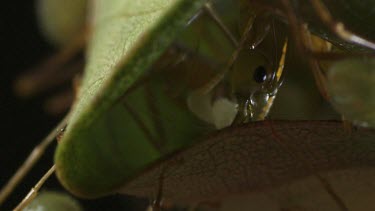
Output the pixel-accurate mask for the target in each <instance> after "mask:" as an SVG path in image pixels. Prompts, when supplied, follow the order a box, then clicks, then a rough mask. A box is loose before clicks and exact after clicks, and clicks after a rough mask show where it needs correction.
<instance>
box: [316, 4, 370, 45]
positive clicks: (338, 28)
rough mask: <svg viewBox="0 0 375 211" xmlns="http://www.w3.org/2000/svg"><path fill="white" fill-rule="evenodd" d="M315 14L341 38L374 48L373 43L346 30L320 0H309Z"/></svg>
mask: <svg viewBox="0 0 375 211" xmlns="http://www.w3.org/2000/svg"><path fill="white" fill-rule="evenodd" d="M310 2H311V4H312V6H313V8H314V10H315V12H316V14H317V15H318V16H319V18H320V19H321V21H322V22H323V23H324V24H325V25H326V26H328V27H329V28H330V29H331V30H332V32H333V33H335V34H336V35H337V36H339V37H340V38H341V39H343V40H345V41H347V42H351V43H354V44H358V45H361V46H363V47H367V48H370V49H372V50H375V43H374V42H371V41H369V40H367V39H365V38H363V37H360V36H358V35H356V34H355V33H353V32H351V31H349V30H347V29H346V28H345V26H344V24H343V23H342V22H338V21H335V20H334V19H333V17H332V15H331V14H330V12H329V11H328V9H327V8H326V7H325V5H324V4H323V2H322V1H321V0H310Z"/></svg>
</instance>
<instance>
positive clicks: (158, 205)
mask: <svg viewBox="0 0 375 211" xmlns="http://www.w3.org/2000/svg"><path fill="white" fill-rule="evenodd" d="M164 173H165V168H162V169H161V173H160V176H159V182H158V190H157V191H158V192H157V193H156V198H155V200H154V201H153V203H152V211H161V210H162V197H163V183H164Z"/></svg>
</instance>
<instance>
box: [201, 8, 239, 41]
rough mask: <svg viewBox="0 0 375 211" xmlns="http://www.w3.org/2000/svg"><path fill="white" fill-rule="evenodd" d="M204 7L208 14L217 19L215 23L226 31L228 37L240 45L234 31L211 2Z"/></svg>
mask: <svg viewBox="0 0 375 211" xmlns="http://www.w3.org/2000/svg"><path fill="white" fill-rule="evenodd" d="M204 9H205V11H206V12H207V14H208V15H209V16H210V17H211V18H212V20H214V21H215V23H216V24H217V25H218V26H219V27H220V29H221V30H222V31H223V32H224V34H225V35H226V36H227V37H228V39H229V40H230V41H231V42H232V44H233V46H234V47H237V46H238V41H237V39H236V37H235V36H234V35H233V33H232V32H231V31H230V30H229V29H228V27H227V26H226V25H225V23H224V22H223V21H222V20H221V18H220V17H219V15H218V14H217V13H216V11H215V10H214V8H212V6H211V4H210V3H207V4H205V5H204Z"/></svg>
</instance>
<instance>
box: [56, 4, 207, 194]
mask: <svg viewBox="0 0 375 211" xmlns="http://www.w3.org/2000/svg"><path fill="white" fill-rule="evenodd" d="M204 2H205V1H204V0H195V1H191V0H142V1H130V0H129V1H124V0H111V1H108V0H97V1H94V4H93V5H94V8H93V11H92V12H93V23H92V29H93V32H92V37H91V40H90V43H89V46H88V53H87V66H86V69H85V75H84V78H83V81H82V84H81V87H80V91H79V93H78V97H77V100H76V102H75V104H74V106H73V110H72V114H71V115H72V116H71V119H70V122H69V125H68V128H67V131H66V133H65V135H64V137H63V139H62V141H61V143H60V144H59V146H58V148H57V151H56V154H55V163H56V166H57V175H58V177H59V179H60V181H61V183H62V184H63V185H64V186H65V187H66V188H67V189H68V190H70V191H71V192H73V193H75V194H77V195H80V196H82V197H98V196H102V195H105V194H108V193H111V192H113V191H114V190H115V189H117V188H118V187H119V186H120V185H121V184H123V183H124V182H126V181H127V180H128V179H129V178H130V177H132V176H134V174H135V173H136V172H137V171H139V170H140V169H141V168H143V167H144V166H145V165H148V164H150V163H151V162H153V161H154V160H155V159H157V158H159V157H160V156H161V153H160V152H159V151H158V150H157V149H156V148H155V147H154V146H153V145H152V143H150V142H149V141H148V140H147V139H146V138H145V134H144V133H143V132H142V130H140V129H139V126H138V125H137V124H136V123H134V120H133V119H132V118H133V117H132V116H131V114H130V112H128V111H127V110H126V109H125V108H124V106H123V105H122V104H121V103H119V99H120V97H121V96H122V95H123V94H124V93H125V91H126V90H127V89H129V87H131V86H132V85H133V84H134V82H135V81H137V79H138V78H139V77H140V76H141V75H142V74H144V73H145V72H146V71H147V70H148V68H149V67H150V65H152V63H153V62H154V61H155V60H156V59H157V58H158V57H159V56H160V54H161V53H162V52H163V51H164V50H165V49H166V48H167V47H168V45H169V44H170V43H171V41H172V40H173V39H174V38H175V36H176V34H177V33H178V32H179V31H180V30H181V29H182V28H183V27H184V26H185V24H186V23H187V21H188V20H189V18H190V17H192V16H193V15H194V14H195V13H196V12H197V10H198V9H199V8H200V7H201V6H202V5H203V3H204ZM155 86H157V84H155ZM141 96H142V91H137V92H135V93H134V94H132V96H129V98H133V99H134V100H129V102H131V103H132V105H130V106H132V107H134V108H137V109H140V111H144V110H142V109H144V108H142V106H141V105H142V97H141ZM161 97H162V96H161ZM137 101H138V102H139V103H137ZM137 105H139V106H138V107H137ZM170 112H171V113H168V112H164V113H165V114H166V115H174V116H176V118H177V119H178V118H180V119H187V121H190V120H191V121H194V118H192V117H191V115H184V113H182V112H180V113H179V109H178V108H176V109H175V112H174V110H171V111H170ZM173 112H174V113H173ZM141 114H142V112H141ZM143 116H146V117H147V115H144V114H143ZM145 122H146V123H147V120H145ZM183 126H184V125H181V127H182V128H183ZM178 132H179V130H176V132H175V133H174V134H172V135H171V136H180V137H178V138H177V137H175V138H173V139H172V138H171V139H170V140H176V139H177V140H179V139H181V140H189V139H191V137H189V136H186V137H181V136H183V135H184V133H181V134H180V135H179V133H178ZM188 134H191V133H188ZM165 145H166V147H165V148H164V149H165V150H166V151H172V150H174V149H176V147H178V146H181V145H183V143H178V142H177V143H174V142H169V143H166V144H165Z"/></svg>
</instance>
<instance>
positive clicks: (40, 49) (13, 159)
mask: <svg viewBox="0 0 375 211" xmlns="http://www.w3.org/2000/svg"><path fill="white" fill-rule="evenodd" d="M34 7H35V5H34V1H24V0H13V1H2V3H1V7H0V8H1V13H0V14H1V18H0V27H1V28H0V43H1V53H0V65H1V66H0V118H1V121H0V186H1V187H3V185H4V184H5V183H6V182H7V180H8V179H9V178H10V177H11V176H12V175H13V174H14V172H15V171H16V169H17V168H18V167H19V166H20V165H21V164H22V163H23V161H24V160H25V158H26V157H27V156H28V154H29V153H30V152H31V151H32V149H33V147H34V146H35V145H36V144H37V143H39V142H40V141H41V140H42V139H43V137H45V136H46V135H47V134H48V133H49V131H50V130H51V129H52V128H53V127H54V126H55V124H57V122H58V121H59V120H60V119H61V118H62V116H57V117H56V116H55V117H52V116H50V115H48V114H46V113H45V112H44V111H43V109H42V102H43V100H45V98H46V96H38V97H36V98H32V99H27V100H25V99H20V98H18V97H17V96H15V94H14V91H13V88H12V86H13V82H14V80H15V79H16V77H17V76H18V75H20V74H21V73H23V72H25V71H26V70H27V69H29V68H31V67H33V66H35V65H37V64H38V63H39V62H40V61H41V60H43V59H45V58H47V57H48V56H50V55H52V54H53V53H54V52H55V51H54V49H53V48H52V47H51V46H50V45H49V44H48V43H47V42H46V41H45V40H44V38H43V37H42V35H41V33H40V32H39V29H38V27H37V25H36V24H37V23H36V15H35V8H34ZM55 145H56V144H55V143H54V145H53V146H50V147H49V149H48V151H47V152H46V153H45V155H44V156H43V157H42V160H41V161H40V162H39V163H38V165H37V166H36V167H34V168H33V169H32V171H31V173H30V174H28V175H27V177H26V178H25V179H24V180H23V181H22V183H21V184H20V185H19V186H18V187H17V188H16V189H15V191H14V192H13V194H12V195H11V196H10V197H9V198H8V200H7V201H6V202H5V204H3V205H2V206H0V210H11V209H12V208H14V207H15V206H16V205H17V204H18V203H19V202H20V201H21V200H22V198H23V197H24V196H25V195H26V194H27V192H28V191H29V190H30V189H31V188H32V187H33V186H34V185H35V184H36V182H37V181H38V180H39V178H40V177H41V176H42V175H43V174H44V173H45V172H46V171H47V170H48V169H49V168H50V167H51V166H52V163H53V152H54V148H55ZM44 188H45V189H48V190H61V189H62V187H61V186H60V185H59V183H58V181H57V180H56V178H55V176H53V177H52V178H50V179H49V180H48V181H47V183H46V184H45V186H44ZM81 203H82V205H83V206H84V209H85V210H145V208H144V207H145V205H146V204H145V203H144V202H142V201H141V200H139V199H134V198H129V197H125V196H111V197H106V198H103V199H99V200H94V201H92V200H81Z"/></svg>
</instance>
